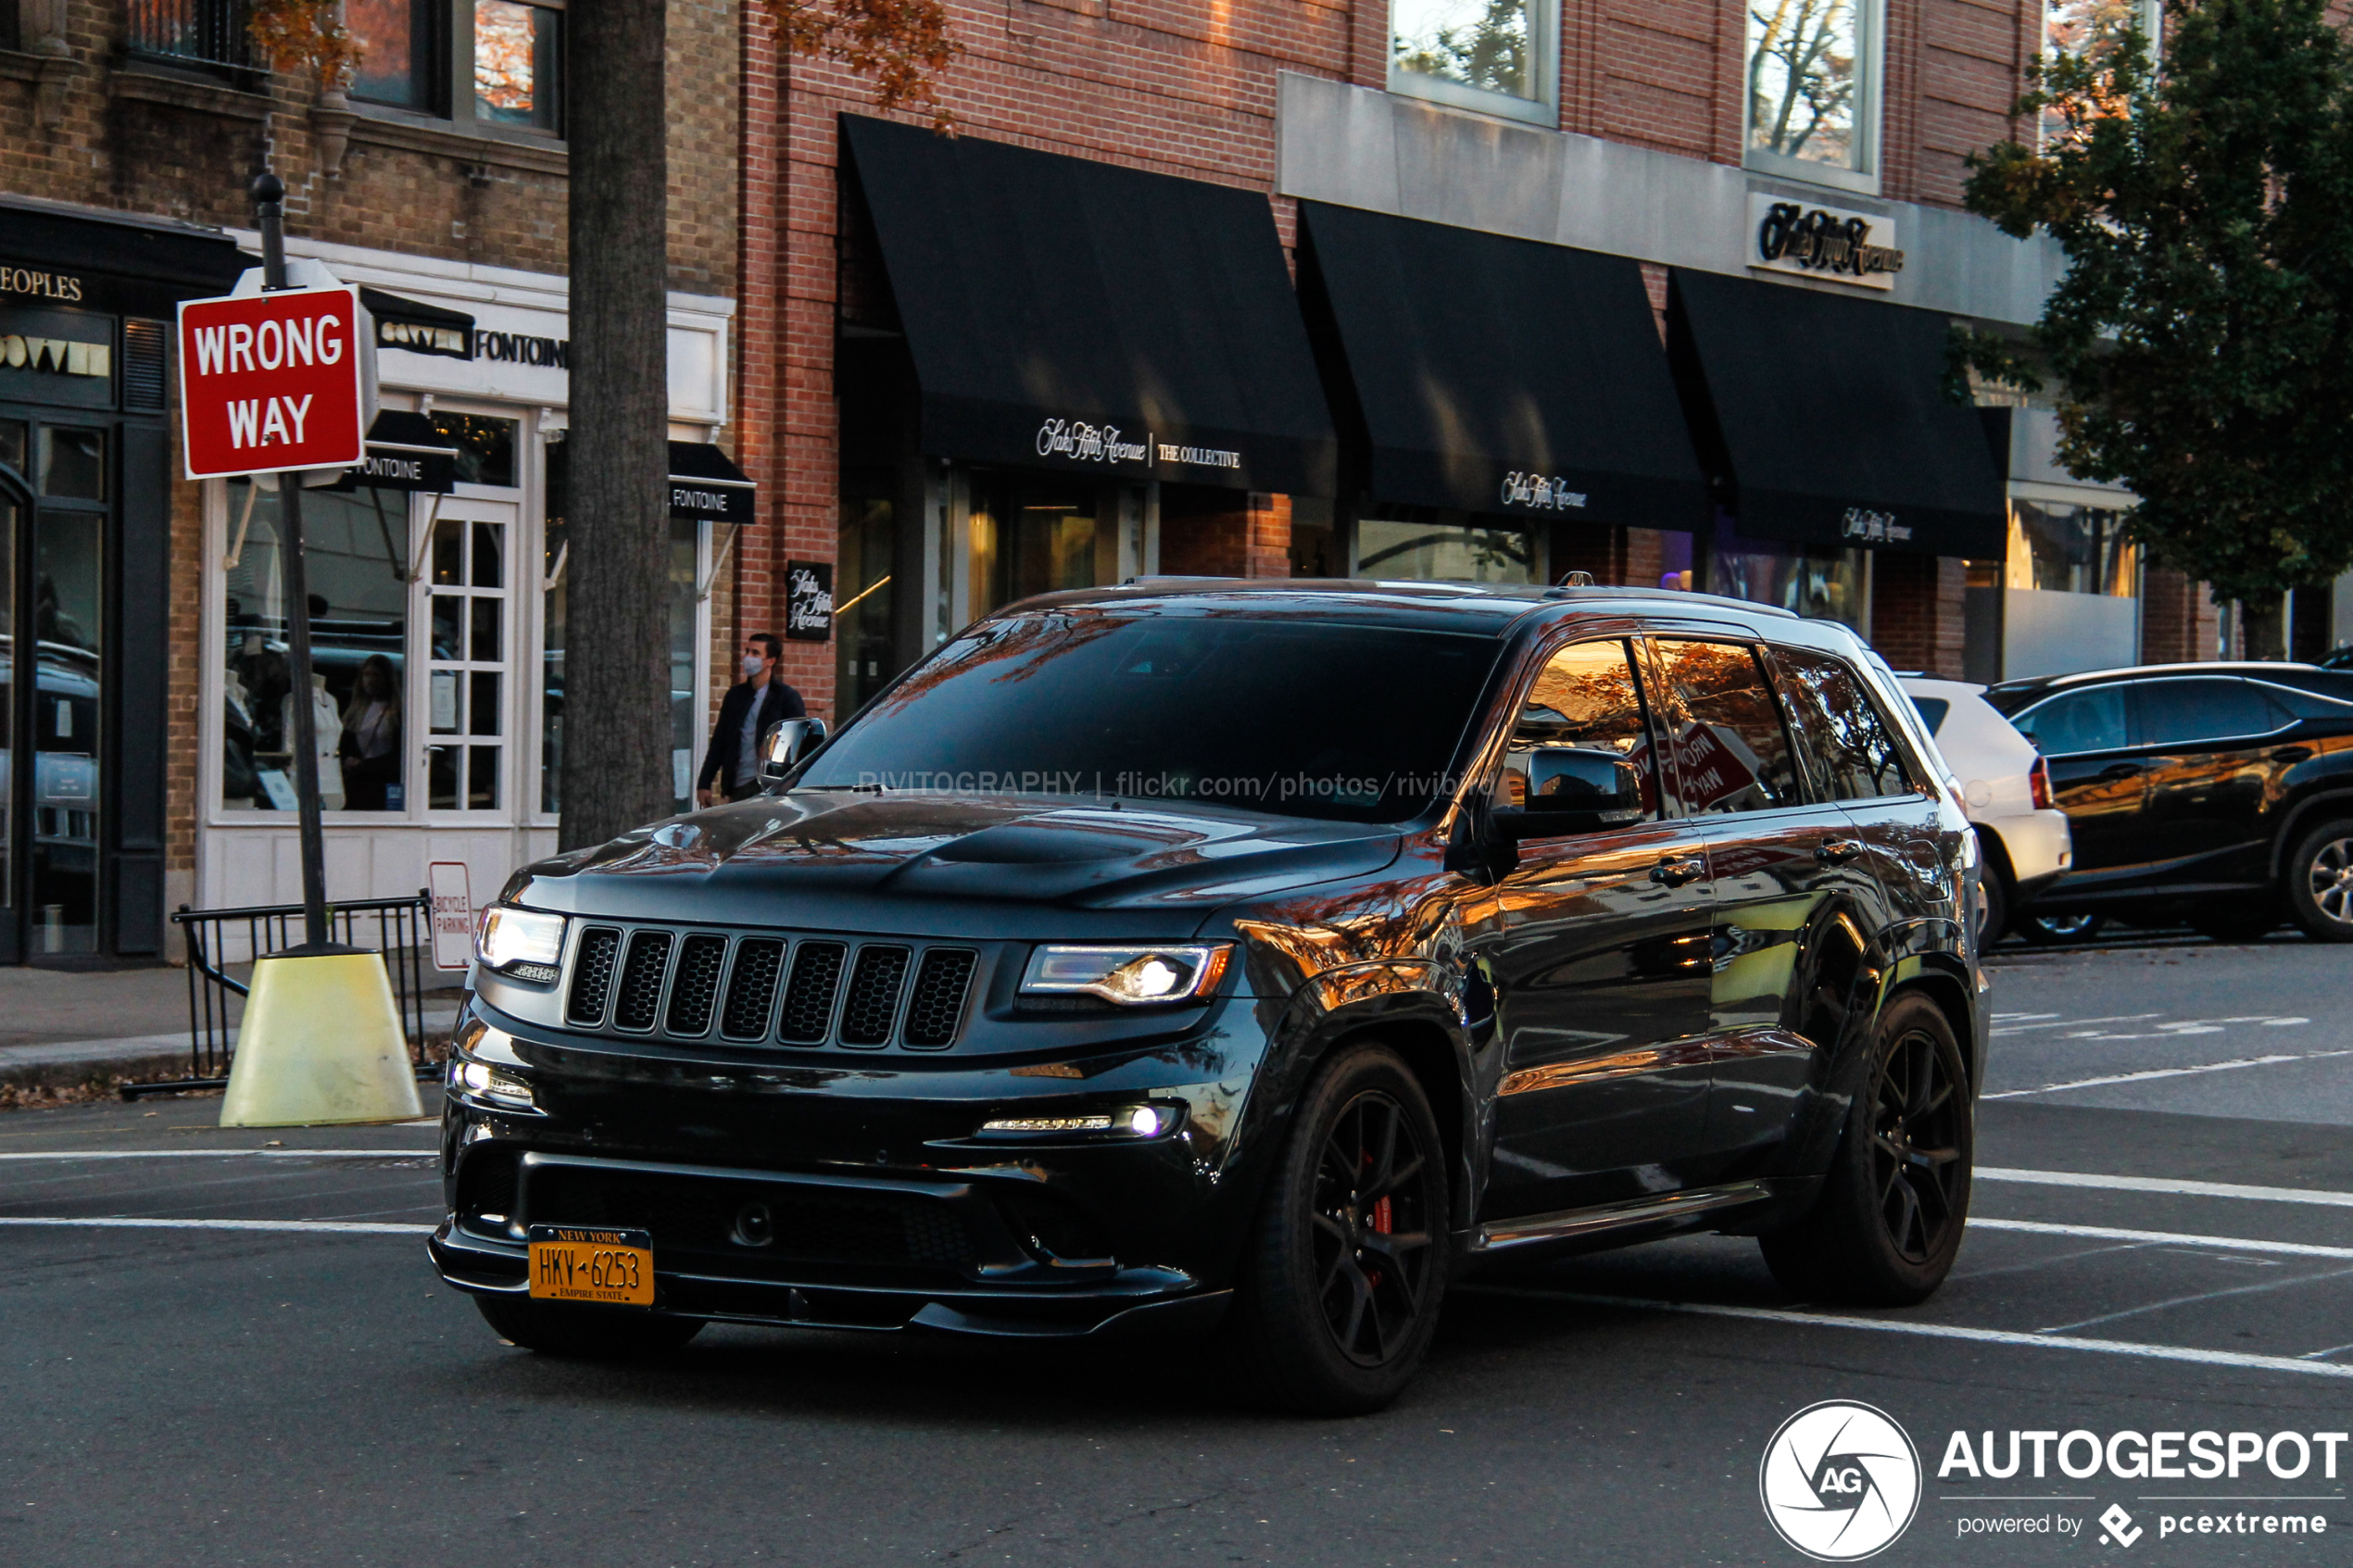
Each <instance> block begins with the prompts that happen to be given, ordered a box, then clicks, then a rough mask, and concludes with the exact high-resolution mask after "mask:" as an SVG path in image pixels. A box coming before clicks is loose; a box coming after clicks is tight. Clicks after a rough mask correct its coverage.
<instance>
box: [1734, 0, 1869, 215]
mask: <svg viewBox="0 0 2353 1568" xmlns="http://www.w3.org/2000/svg"><path fill="white" fill-rule="evenodd" d="M1884 4H1885V0H1750V5H1749V10H1748V157H1747V162H1748V165H1749V167H1750V168H1752V169H1759V170H1761V171H1765V172H1768V173H1774V174H1784V175H1788V176H1791V177H1792V178H1794V179H1800V180H1811V181H1815V182H1820V183H1826V184H1833V185H1842V186H1844V187H1846V188H1848V189H1850V190H1857V189H1859V190H1875V189H1877V186H1878V174H1879V146H1878V142H1879V67H1880V31H1881V29H1880V22H1881V17H1882V15H1883V14H1884V11H1883V7H1884Z"/></svg>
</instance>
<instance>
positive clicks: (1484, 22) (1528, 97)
mask: <svg viewBox="0 0 2353 1568" xmlns="http://www.w3.org/2000/svg"><path fill="white" fill-rule="evenodd" d="M1559 16H1560V4H1559V0H1390V13H1389V29H1390V40H1389V45H1390V54H1389V86H1390V91H1391V92H1393V93H1411V94H1415V95H1416V96H1418V97H1424V98H1435V99H1437V100H1438V101H1439V102H1441V103H1447V104H1453V105H1456V106H1458V107H1463V108H1469V109H1478V110H1482V111H1484V112H1486V113H1488V114H1499V115H1504V116H1507V117H1509V118H1511V119H1526V120H1533V121H1535V122H1536V123H1538V124H1541V125H1551V124H1554V122H1556V121H1557V119H1559V109H1558V98H1557V96H1556V83H1557V82H1558V80H1559V60H1560V46H1559V42H1558V40H1559V38H1560V31H1559Z"/></svg>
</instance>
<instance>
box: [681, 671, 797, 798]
mask: <svg viewBox="0 0 2353 1568" xmlns="http://www.w3.org/2000/svg"><path fill="white" fill-rule="evenodd" d="M755 696H757V697H759V698H760V699H761V700H760V722H759V723H757V724H755V725H753V726H752V732H751V733H752V734H753V736H754V737H755V738H756V737H758V736H761V735H764V734H767V733H768V726H769V725H771V724H779V723H782V722H783V721H786V720H787V719H806V718H807V717H809V709H806V708H804V707H802V706H801V702H800V694H799V692H797V691H795V690H793V689H792V688H791V687H790V686H788V685H786V684H785V683H784V682H783V681H781V680H779V679H777V678H776V677H775V676H774V675H771V676H769V677H768V684H767V685H765V686H754V685H753V684H751V683H750V682H749V681H738V682H736V684H734V685H732V686H730V687H728V688H727V695H726V696H724V697H721V698H720V699H719V722H718V723H716V724H714V725H712V726H711V745H710V746H709V748H707V749H706V750H705V751H704V752H703V756H702V776H701V777H700V778H698V779H697V780H696V781H695V787H696V788H697V789H713V788H714V787H715V788H716V790H717V793H719V794H720V795H723V796H729V797H732V796H733V795H734V794H735V790H736V758H737V755H738V752H737V748H738V747H739V746H741V744H742V741H743V734H744V711H745V709H746V708H747V707H748V706H749V704H750V702H751V699H752V698H753V697H755ZM713 780H717V781H718V783H717V784H716V785H715V786H714V784H712V781H713Z"/></svg>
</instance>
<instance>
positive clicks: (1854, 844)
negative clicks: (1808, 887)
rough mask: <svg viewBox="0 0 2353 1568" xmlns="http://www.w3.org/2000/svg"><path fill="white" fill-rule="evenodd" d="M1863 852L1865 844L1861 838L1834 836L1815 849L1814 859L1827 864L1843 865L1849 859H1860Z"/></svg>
mask: <svg viewBox="0 0 2353 1568" xmlns="http://www.w3.org/2000/svg"><path fill="white" fill-rule="evenodd" d="M1862 854H1863V846H1862V844H1861V842H1860V841H1859V840H1856V839H1852V838H1833V839H1831V841H1830V842H1829V843H1828V844H1824V845H1821V846H1819V847H1817V848H1816V849H1815V851H1814V859H1818V860H1819V861H1821V862H1822V864H1824V865H1826V866H1843V865H1844V864H1846V862H1847V861H1849V860H1856V859H1861V858H1862Z"/></svg>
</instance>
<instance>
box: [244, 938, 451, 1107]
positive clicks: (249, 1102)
mask: <svg viewBox="0 0 2353 1568" xmlns="http://www.w3.org/2000/svg"><path fill="white" fill-rule="evenodd" d="M423 1114H424V1108H423V1107H422V1105H421V1104H420V1103H419V1102H418V1099H417V1078H416V1071H415V1069H414V1068H413V1067H411V1066H410V1065H409V1042H408V1039H407V1037H406V1035H405V1034H404V1033H403V1031H402V1029H401V1026H400V1010H399V1008H398V1006H396V1004H395V1003H394V1001H393V999H392V981H391V979H390V977H389V976H388V975H386V974H385V972H384V955H383V954H381V953H317V954H304V955H301V956H299V957H280V958H266V959H262V960H258V962H256V963H255V965H254V966H253V989H252V991H251V992H250V993H248V994H247V996H246V997H245V1021H244V1022H243V1023H242V1024H241V1025H240V1026H239V1028H238V1030H237V1052H236V1055H235V1056H234V1057H233V1058H231V1059H230V1063H229V1092H228V1094H227V1096H226V1097H224V1098H222V1100H221V1102H220V1124H221V1125H222V1126H224V1127H300V1126H308V1125H312V1124H315V1123H326V1122H406V1121H409V1120H411V1119H413V1118H415V1117H418V1116H422V1115H423Z"/></svg>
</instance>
